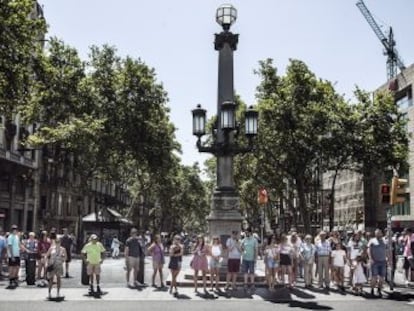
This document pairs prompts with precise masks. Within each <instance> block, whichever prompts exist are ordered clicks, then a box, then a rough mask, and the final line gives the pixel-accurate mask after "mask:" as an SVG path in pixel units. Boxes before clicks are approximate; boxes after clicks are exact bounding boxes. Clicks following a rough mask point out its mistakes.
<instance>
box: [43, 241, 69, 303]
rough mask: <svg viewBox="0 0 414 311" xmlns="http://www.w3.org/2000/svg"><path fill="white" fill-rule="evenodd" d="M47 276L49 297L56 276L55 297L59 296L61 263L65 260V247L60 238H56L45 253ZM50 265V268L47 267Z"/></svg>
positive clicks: (61, 272) (61, 273)
mask: <svg viewBox="0 0 414 311" xmlns="http://www.w3.org/2000/svg"><path fill="white" fill-rule="evenodd" d="M46 258H47V267H48V271H47V278H48V281H49V298H51V297H52V287H53V283H54V278H55V277H56V289H57V293H56V297H60V288H61V283H62V281H61V278H62V275H63V263H64V262H66V260H67V253H66V248H65V247H62V244H61V239H60V238H58V237H57V238H56V239H55V241H54V242H53V243H52V245H51V246H50V248H49V250H48V251H47V253H46ZM49 267H50V268H49Z"/></svg>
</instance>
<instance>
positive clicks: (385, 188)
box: [380, 184, 391, 203]
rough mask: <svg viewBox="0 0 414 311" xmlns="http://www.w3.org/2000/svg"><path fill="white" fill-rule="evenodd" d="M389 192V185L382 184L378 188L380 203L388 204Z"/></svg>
mask: <svg viewBox="0 0 414 311" xmlns="http://www.w3.org/2000/svg"><path fill="white" fill-rule="evenodd" d="M390 191H391V187H390V185H389V184H382V185H381V187H380V195H381V202H382V203H390Z"/></svg>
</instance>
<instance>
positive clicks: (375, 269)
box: [371, 261, 387, 278]
mask: <svg viewBox="0 0 414 311" xmlns="http://www.w3.org/2000/svg"><path fill="white" fill-rule="evenodd" d="M371 274H372V276H373V277H376V276H380V277H382V278H385V276H386V275H387V264H386V262H385V261H379V262H374V263H372V264H371Z"/></svg>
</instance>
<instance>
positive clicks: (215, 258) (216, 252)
mask: <svg viewBox="0 0 414 311" xmlns="http://www.w3.org/2000/svg"><path fill="white" fill-rule="evenodd" d="M222 253H223V248H222V246H221V242H220V238H219V237H218V236H214V237H213V242H212V244H211V246H210V255H211V257H210V281H211V290H214V289H216V290H218V289H219V283H220V265H221V258H222V257H221V256H222ZM214 282H216V284H214Z"/></svg>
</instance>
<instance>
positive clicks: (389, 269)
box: [387, 206, 394, 290]
mask: <svg viewBox="0 0 414 311" xmlns="http://www.w3.org/2000/svg"><path fill="white" fill-rule="evenodd" d="M391 207H392V206H390V207H388V208H387V238H388V265H387V278H388V284H389V286H390V289H391V290H394V280H393V278H392V276H393V271H392V270H393V260H394V258H393V256H392V254H393V249H392V231H391V230H392V223H391V218H392V213H391Z"/></svg>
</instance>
